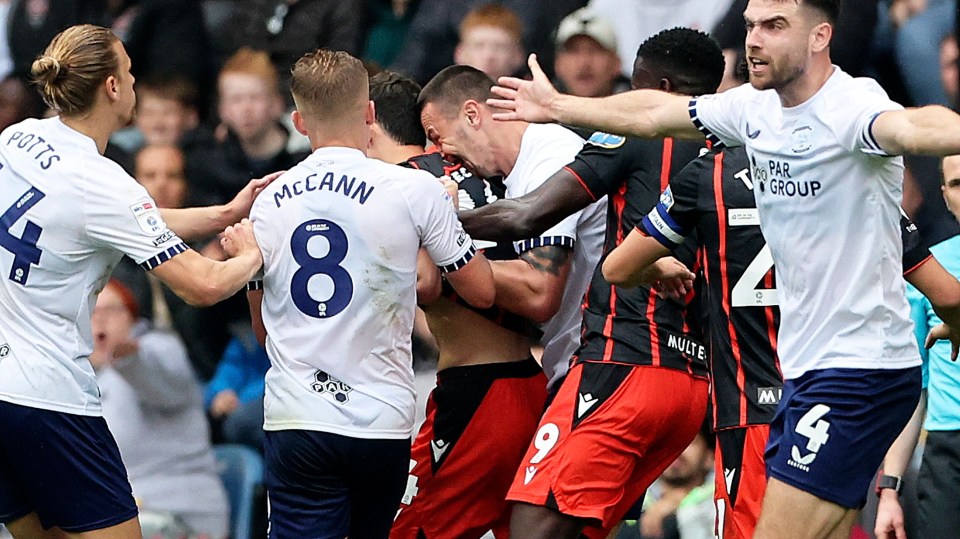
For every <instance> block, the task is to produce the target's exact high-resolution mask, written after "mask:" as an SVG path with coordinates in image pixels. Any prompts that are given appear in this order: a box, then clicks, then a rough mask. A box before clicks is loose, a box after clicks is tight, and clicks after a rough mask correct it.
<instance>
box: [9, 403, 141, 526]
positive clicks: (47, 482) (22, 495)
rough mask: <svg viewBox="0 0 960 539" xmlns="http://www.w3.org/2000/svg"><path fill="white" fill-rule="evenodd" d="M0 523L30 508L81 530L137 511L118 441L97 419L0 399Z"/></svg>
mask: <svg viewBox="0 0 960 539" xmlns="http://www.w3.org/2000/svg"><path fill="white" fill-rule="evenodd" d="M0 432H2V433H3V436H0V522H5V523H6V522H12V521H14V520H17V519H18V518H20V517H23V516H26V515H29V514H30V513H36V514H37V516H38V517H39V518H40V524H41V525H43V527H44V528H52V527H58V528H60V529H62V530H64V531H67V532H72V533H80V532H86V531H91V530H99V529H102V528H108V527H110V526H114V525H117V524H120V523H122V522H126V521H128V520H130V519H131V518H134V517H136V516H137V505H136V503H135V502H134V500H133V493H132V491H131V489H130V482H129V481H128V480H127V471H126V469H125V468H124V466H123V462H122V461H121V460H120V451H119V450H118V449H117V442H116V441H114V439H113V435H111V434H110V431H109V430H108V429H107V422H106V421H104V419H103V418H102V417H89V416H82V415H75V414H67V413H63V412H52V411H49V410H41V409H39V408H31V407H28V406H20V405H17V404H11V403H8V402H4V401H0Z"/></svg>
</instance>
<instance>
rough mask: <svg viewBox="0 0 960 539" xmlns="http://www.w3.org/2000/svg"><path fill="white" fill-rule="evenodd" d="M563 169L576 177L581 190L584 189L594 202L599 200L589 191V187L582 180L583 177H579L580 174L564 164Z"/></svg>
mask: <svg viewBox="0 0 960 539" xmlns="http://www.w3.org/2000/svg"><path fill="white" fill-rule="evenodd" d="M563 169H564V170H566V171H568V172H569V173H570V174H573V177H574V178H576V179H577V181H578V182H580V186H581V187H583V190H584V191H586V192H587V194H588V195H590V198H592V199H593V201H594V202H596V201H597V200H599V198H598V197H597V195H595V194H593V191H591V190H590V187H588V186H587V182H585V181H583V178H581V177H580V175H579V174H577V171H576V170H573V169H572V168H570V167H569V166H565V167H563Z"/></svg>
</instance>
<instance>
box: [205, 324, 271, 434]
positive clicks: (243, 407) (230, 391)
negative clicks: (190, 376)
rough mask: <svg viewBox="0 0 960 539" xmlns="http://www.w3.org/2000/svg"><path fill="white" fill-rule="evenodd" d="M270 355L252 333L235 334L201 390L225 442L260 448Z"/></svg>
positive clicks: (209, 412)
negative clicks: (265, 384) (210, 377)
mask: <svg viewBox="0 0 960 539" xmlns="http://www.w3.org/2000/svg"><path fill="white" fill-rule="evenodd" d="M269 368H270V358H268V357H267V351H266V350H264V348H263V347H262V346H260V344H258V343H257V340H256V339H255V338H254V335H253V332H252V331H250V332H246V333H245V334H244V335H241V336H239V337H234V338H233V339H232V340H231V341H230V344H228V345H227V349H226V350H224V352H223V357H222V358H220V363H219V364H217V372H215V373H214V375H213V378H212V379H211V380H210V382H209V383H208V384H207V387H206V389H205V391H204V397H203V400H204V407H205V408H206V410H207V413H208V414H209V415H210V417H212V418H213V419H214V420H215V421H218V422H219V427H220V429H219V430H220V438H221V439H222V440H223V441H224V442H226V443H233V444H244V445H248V446H250V447H252V448H254V449H256V450H257V451H263V388H264V382H263V376H264V375H265V374H266V373H267V370H268V369H269Z"/></svg>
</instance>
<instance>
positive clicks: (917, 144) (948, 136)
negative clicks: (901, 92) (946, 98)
mask: <svg viewBox="0 0 960 539" xmlns="http://www.w3.org/2000/svg"><path fill="white" fill-rule="evenodd" d="M870 131H871V133H872V134H873V136H874V138H876V140H877V144H879V145H880V147H881V148H882V149H883V151H885V152H887V153H888V154H891V155H902V154H915V155H936V156H946V155H954V154H960V115H958V114H957V113H956V112H953V111H952V110H950V109H948V108H946V107H942V106H939V105H930V106H926V107H920V108H910V109H904V110H891V111H888V112H883V113H881V114H880V115H878V116H877V117H876V119H875V120H874V121H873V125H872V126H871V129H870Z"/></svg>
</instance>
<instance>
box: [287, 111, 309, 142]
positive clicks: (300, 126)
mask: <svg viewBox="0 0 960 539" xmlns="http://www.w3.org/2000/svg"><path fill="white" fill-rule="evenodd" d="M290 119H291V120H293V128H294V129H296V130H297V133H300V134H301V135H303V136H305V137H306V136H308V135H307V127H306V122H304V120H303V114H300V111H299V110H296V109H294V110H293V112H291V113H290Z"/></svg>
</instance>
